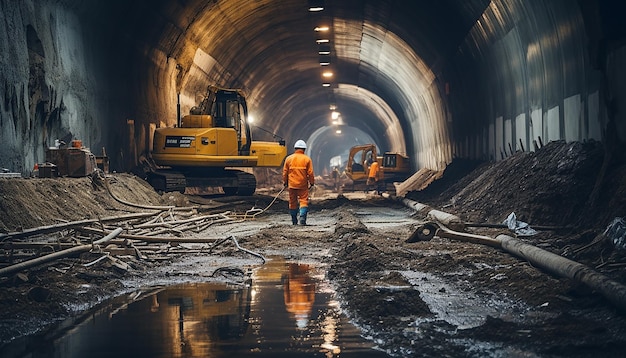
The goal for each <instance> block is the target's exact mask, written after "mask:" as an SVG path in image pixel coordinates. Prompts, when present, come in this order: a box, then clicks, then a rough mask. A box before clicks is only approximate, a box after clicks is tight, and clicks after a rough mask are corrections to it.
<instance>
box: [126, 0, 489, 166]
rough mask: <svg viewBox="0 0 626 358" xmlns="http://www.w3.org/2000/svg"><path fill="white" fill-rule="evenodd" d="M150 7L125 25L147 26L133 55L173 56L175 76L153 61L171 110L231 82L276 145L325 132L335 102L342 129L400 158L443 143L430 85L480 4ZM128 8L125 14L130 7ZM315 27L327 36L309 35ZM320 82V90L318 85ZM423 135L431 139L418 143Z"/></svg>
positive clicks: (217, 2) (231, 2) (200, 0)
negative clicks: (325, 57)
mask: <svg viewBox="0 0 626 358" xmlns="http://www.w3.org/2000/svg"><path fill="white" fill-rule="evenodd" d="M311 2H313V3H322V4H323V5H324V10H323V11H320V12H310V11H308V8H309V4H310V3H311ZM150 4H151V5H150V12H155V14H150V13H145V9H142V10H144V14H143V15H142V17H143V18H144V19H145V21H139V23H137V19H136V18H135V19H133V20H132V21H135V23H137V24H136V25H130V26H137V27H139V26H141V27H147V28H142V29H141V32H143V34H141V36H145V38H144V39H143V40H142V41H145V42H147V44H146V45H147V47H148V48H151V50H147V51H146V52H147V54H146V53H143V54H141V56H143V57H144V58H146V57H147V58H150V59H151V60H152V61H154V62H158V61H160V60H159V59H163V58H165V59H166V60H167V61H168V62H169V61H170V59H173V60H174V61H175V62H176V64H177V65H178V69H179V71H181V72H180V73H178V72H176V73H168V71H172V67H171V66H167V65H164V64H159V63H155V64H154V66H155V67H162V68H161V71H162V72H163V73H161V74H160V76H163V77H168V78H174V79H173V80H174V81H175V82H176V84H175V87H177V88H176V91H179V92H181V95H182V96H181V97H182V100H181V101H182V108H183V111H185V110H188V109H189V108H190V107H191V106H193V105H194V104H195V103H194V101H195V98H196V94H198V93H201V92H203V91H204V90H205V88H206V85H208V84H217V85H219V86H224V87H241V88H244V89H245V90H246V91H247V93H248V106H249V108H250V110H251V113H253V114H254V116H255V119H257V123H256V124H257V125H258V126H261V127H263V128H265V129H267V130H269V131H272V132H275V133H277V134H279V135H281V136H282V137H285V139H286V140H287V143H288V145H291V144H292V143H293V142H295V141H296V140H297V139H299V138H303V139H309V138H310V137H311V135H312V134H313V133H315V132H316V131H317V132H318V131H319V129H320V128H323V127H325V126H329V125H331V123H330V122H331V119H330V113H331V111H330V106H331V105H336V106H337V111H339V112H341V114H342V117H343V118H344V119H345V122H347V123H346V124H348V125H350V126H352V127H354V128H356V129H358V130H360V131H362V132H364V133H366V134H367V135H369V136H370V137H371V138H373V139H374V140H376V141H377V144H378V145H379V147H383V148H382V149H383V150H398V151H406V152H409V153H411V152H415V151H423V150H418V149H419V148H417V147H420V146H427V145H428V143H426V142H427V141H428V139H427V138H429V137H439V138H441V137H445V131H446V129H445V120H444V118H443V117H442V113H443V112H444V111H443V110H442V109H434V110H433V108H431V107H433V106H435V107H436V106H437V101H438V100H437V96H438V94H437V93H436V91H434V90H432V89H431V87H432V86H433V84H432V83H431V82H432V81H433V79H434V78H435V75H434V72H436V71H437V70H438V68H440V67H442V65H443V64H441V63H440V61H442V58H445V57H446V56H447V55H449V54H450V53H451V52H453V51H455V50H456V49H457V47H458V45H459V44H460V43H461V42H462V41H463V38H464V36H465V35H466V34H467V32H468V30H469V29H470V28H471V27H472V26H473V24H474V23H475V21H476V19H477V18H478V17H479V16H480V15H481V14H482V12H483V10H484V9H485V7H486V6H487V5H488V4H489V1H488V0H465V1H454V0H440V1H435V2H433V1H427V0H423V1H416V0H414V1H393V0H352V1H349V0H346V1H329V0H326V1H310V0H281V1H275V0H256V1H240V0H214V1H208V2H207V1H206V0H189V1H186V2H171V1H161V2H151V3H150ZM134 6H135V11H139V9H140V8H141V6H138V5H136V4H135V5H134ZM126 13H127V14H132V13H133V11H127V12H126ZM128 16H130V15H128ZM320 26H328V27H329V31H328V32H327V33H324V32H316V31H315V30H314V29H315V28H316V27H320ZM133 30H135V29H130V30H127V31H133ZM141 32H140V33H141ZM319 39H328V40H329V45H330V50H331V54H330V59H331V60H330V62H331V63H330V65H329V66H321V65H320V62H319V58H320V57H319V55H318V49H319V45H318V43H316V40H319ZM151 52H152V54H151ZM155 52H161V54H159V55H154V53H155ZM144 61H145V60H144ZM325 70H329V71H332V72H333V77H332V78H330V79H329V80H325V79H323V78H322V71H325ZM157 76H158V74H157ZM325 81H327V82H329V83H330V84H331V85H330V87H328V88H326V87H323V86H322V83H323V82H325ZM429 91H430V92H429ZM424 93H426V94H424ZM170 97H172V98H174V97H175V96H173V95H171V96H170ZM171 108H173V106H172V105H171V104H170V106H169V109H170V110H171ZM426 120H429V121H430V122H427V121H426ZM172 121H174V118H172ZM170 124H171V122H170ZM390 126H391V127H392V128H390ZM429 131H433V132H441V133H436V134H434V135H430V136H429V135H428V134H427V133H428V132H429ZM329 133H330V132H329ZM416 133H417V134H416ZM425 133H426V134H425ZM442 133H443V134H444V135H442ZM328 139H329V138H326V139H325V140H328ZM422 142H424V143H422ZM311 144H313V143H311ZM313 147H315V146H314V145H313ZM323 147H324V146H320V145H318V146H317V148H323ZM326 148H328V147H326ZM319 150H321V149H319ZM311 154H313V153H311Z"/></svg>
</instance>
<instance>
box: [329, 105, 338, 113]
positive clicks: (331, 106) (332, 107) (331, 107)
mask: <svg viewBox="0 0 626 358" xmlns="http://www.w3.org/2000/svg"><path fill="white" fill-rule="evenodd" d="M328 108H329V109H330V110H331V111H334V110H335V109H337V106H335V105H334V104H331V105H330V106H329V107H328Z"/></svg>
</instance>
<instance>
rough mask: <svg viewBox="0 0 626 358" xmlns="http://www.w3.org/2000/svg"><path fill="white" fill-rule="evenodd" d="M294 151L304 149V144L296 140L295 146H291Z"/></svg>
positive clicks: (300, 140)
mask: <svg viewBox="0 0 626 358" xmlns="http://www.w3.org/2000/svg"><path fill="white" fill-rule="evenodd" d="M293 147H294V148H295V149H298V148H301V149H306V143H305V142H304V141H303V140H302V139H298V141H297V142H296V144H295V145H294V146H293Z"/></svg>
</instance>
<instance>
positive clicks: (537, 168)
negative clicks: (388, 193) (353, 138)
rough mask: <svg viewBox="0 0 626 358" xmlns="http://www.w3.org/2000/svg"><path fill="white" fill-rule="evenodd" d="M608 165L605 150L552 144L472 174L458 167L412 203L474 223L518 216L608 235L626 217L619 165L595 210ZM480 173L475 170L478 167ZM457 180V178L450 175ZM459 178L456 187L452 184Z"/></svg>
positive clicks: (415, 195)
mask: <svg viewBox="0 0 626 358" xmlns="http://www.w3.org/2000/svg"><path fill="white" fill-rule="evenodd" d="M602 160H603V150H602V145H601V144H600V143H598V142H594V141H590V142H586V143H581V142H573V143H565V142H564V141H554V142H550V143H548V144H547V145H545V146H544V147H542V148H541V149H539V150H538V151H536V152H518V153H516V154H515V155H513V156H511V157H508V158H506V159H504V160H502V161H499V162H495V163H484V164H482V165H480V166H478V167H477V168H476V169H473V170H472V171H466V172H465V173H464V174H463V170H454V171H452V172H453V173H454V175H451V176H448V174H449V173H448V170H449V169H457V167H461V168H465V169H472V165H467V163H464V162H463V161H461V162H462V163H460V164H459V165H457V164H456V163H452V164H451V165H450V167H449V168H448V169H446V172H445V173H444V178H443V179H442V180H443V181H446V184H449V185H440V184H439V183H435V185H433V186H432V187H429V188H428V189H427V190H425V191H424V192H423V193H421V192H412V193H410V194H409V197H410V198H412V199H414V200H417V201H420V200H424V201H428V202H431V203H433V205H435V206H436V207H443V208H445V210H447V211H450V212H453V213H459V214H460V215H461V216H462V217H463V218H464V219H465V220H467V221H470V222H481V223H484V222H490V223H501V222H502V221H503V220H504V219H506V217H507V216H508V215H509V214H510V213H511V212H515V214H516V216H517V217H518V219H519V220H522V221H525V222H528V223H531V224H535V225H550V226H574V227H578V228H590V227H591V228H595V229H604V228H605V227H606V225H608V224H609V223H610V221H611V220H612V219H613V218H615V217H620V216H625V215H626V182H624V181H623V180H620V178H624V170H625V168H626V166H624V164H623V163H615V165H614V166H612V167H611V168H610V171H609V173H608V175H607V178H608V180H607V181H606V182H605V183H603V185H602V190H601V192H600V199H599V201H598V203H597V205H596V206H595V207H591V206H590V199H591V193H592V190H593V189H594V186H595V184H596V178H597V173H598V172H599V171H600V168H601V166H602ZM474 167H475V166H474ZM450 174H452V173H450ZM452 178H456V179H457V180H458V181H457V182H456V183H450V180H451V179H452Z"/></svg>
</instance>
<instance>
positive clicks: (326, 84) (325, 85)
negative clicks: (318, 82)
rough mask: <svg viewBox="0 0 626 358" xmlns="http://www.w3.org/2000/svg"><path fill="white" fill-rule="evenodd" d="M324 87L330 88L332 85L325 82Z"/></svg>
mask: <svg viewBox="0 0 626 358" xmlns="http://www.w3.org/2000/svg"><path fill="white" fill-rule="evenodd" d="M322 87H330V83H328V82H324V83H322Z"/></svg>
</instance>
